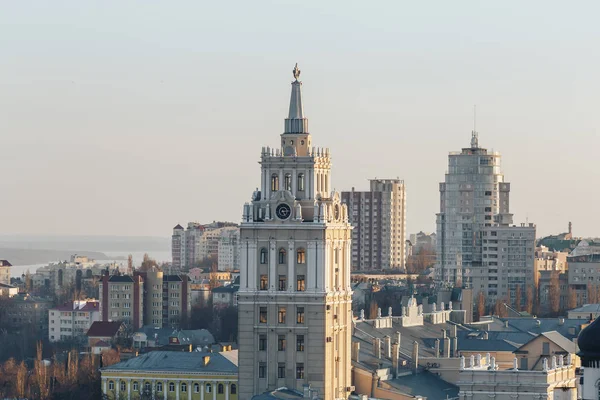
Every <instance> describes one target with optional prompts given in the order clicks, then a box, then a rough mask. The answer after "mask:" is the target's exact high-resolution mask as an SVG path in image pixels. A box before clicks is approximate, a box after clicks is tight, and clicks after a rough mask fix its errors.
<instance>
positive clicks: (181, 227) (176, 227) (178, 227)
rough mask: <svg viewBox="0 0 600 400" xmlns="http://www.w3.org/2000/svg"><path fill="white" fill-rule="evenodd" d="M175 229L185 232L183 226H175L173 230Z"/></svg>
mask: <svg viewBox="0 0 600 400" xmlns="http://www.w3.org/2000/svg"><path fill="white" fill-rule="evenodd" d="M173 229H181V230H183V226H181V225H179V224H177V225H175V228H173Z"/></svg>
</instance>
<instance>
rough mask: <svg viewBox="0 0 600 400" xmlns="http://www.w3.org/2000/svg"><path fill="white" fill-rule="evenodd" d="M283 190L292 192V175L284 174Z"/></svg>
mask: <svg viewBox="0 0 600 400" xmlns="http://www.w3.org/2000/svg"><path fill="white" fill-rule="evenodd" d="M285 190H290V191H291V190H292V174H285Z"/></svg>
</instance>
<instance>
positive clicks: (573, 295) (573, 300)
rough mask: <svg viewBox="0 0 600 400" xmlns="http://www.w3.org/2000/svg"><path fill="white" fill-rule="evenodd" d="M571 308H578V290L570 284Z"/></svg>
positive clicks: (569, 306) (569, 305)
mask: <svg viewBox="0 0 600 400" xmlns="http://www.w3.org/2000/svg"><path fill="white" fill-rule="evenodd" d="M568 308H569V310H572V309H574V308H577V292H576V291H575V289H573V288H572V287H571V286H569V304H568Z"/></svg>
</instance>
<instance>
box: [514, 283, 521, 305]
mask: <svg viewBox="0 0 600 400" xmlns="http://www.w3.org/2000/svg"><path fill="white" fill-rule="evenodd" d="M521 307H522V305H521V285H517V286H516V287H515V310H517V311H521Z"/></svg>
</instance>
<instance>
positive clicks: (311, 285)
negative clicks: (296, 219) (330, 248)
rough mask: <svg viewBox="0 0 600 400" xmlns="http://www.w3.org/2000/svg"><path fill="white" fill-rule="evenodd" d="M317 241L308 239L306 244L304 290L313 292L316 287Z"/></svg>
mask: <svg viewBox="0 0 600 400" xmlns="http://www.w3.org/2000/svg"><path fill="white" fill-rule="evenodd" d="M316 258H317V243H316V242H315V241H314V240H310V241H308V243H307V246H306V290H307V291H312V292H314V291H315V289H316V288H317V272H316V270H317V263H316Z"/></svg>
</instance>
